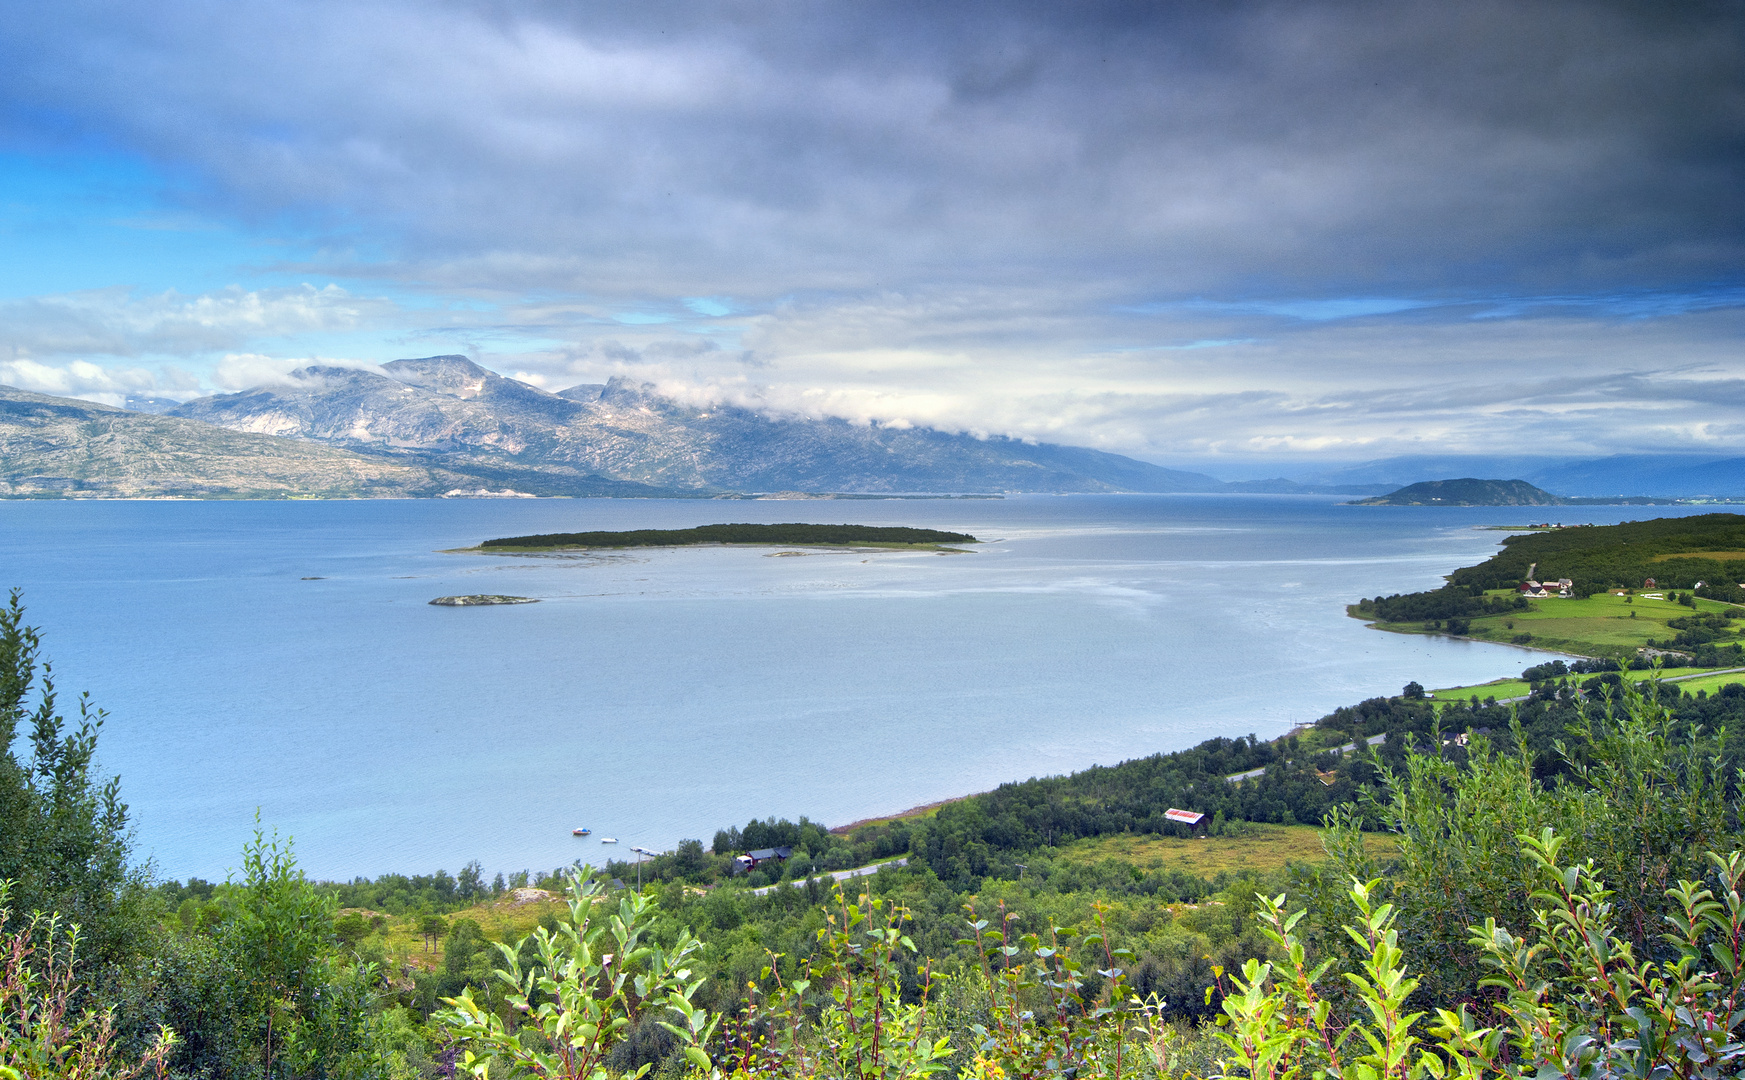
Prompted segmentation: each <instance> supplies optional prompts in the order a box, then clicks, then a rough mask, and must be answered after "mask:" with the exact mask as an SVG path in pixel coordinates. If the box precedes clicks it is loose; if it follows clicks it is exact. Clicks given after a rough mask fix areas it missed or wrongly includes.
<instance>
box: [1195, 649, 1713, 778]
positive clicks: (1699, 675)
mask: <svg viewBox="0 0 1745 1080" xmlns="http://www.w3.org/2000/svg"><path fill="white" fill-rule="evenodd" d="M1740 673H1745V667H1730V668H1716V669H1715V670H1713V671H1698V672H1695V673H1693V674H1690V675H1674V676H1672V677H1671V678H1669V679H1662V680H1660V681H1661V682H1667V683H1680V682H1686V681H1688V680H1691V679H1707V678H1709V677H1710V676H1713V675H1736V674H1740ZM1459 700H1461V701H1465V700H1466V699H1465V698H1461V699H1459ZM1526 700H1527V699H1526V697H1525V696H1523V697H1512V698H1499V699H1497V704H1498V705H1511V704H1514V703H1516V702H1521V701H1526ZM1386 739H1387V736H1386V735H1372V736H1370V737H1369V738H1367V739H1365V740H1364V742H1366V743H1368V744H1369V745H1371V746H1377V745H1379V744H1381V743H1382V742H1384V741H1386ZM1355 749H1357V744H1356V743H1346V744H1345V745H1344V746H1341V747H1339V748H1338V752H1339V753H1341V754H1343V753H1345V751H1347V750H1355ZM1265 772H1266V768H1265V767H1264V766H1262V767H1261V768H1258V769H1249V770H1248V771H1247V772H1239V773H1236V774H1234V775H1232V776H1226V777H1225V778H1224V779H1225V780H1226V781H1228V782H1229V783H1232V784H1240V783H1241V782H1242V781H1244V780H1252V779H1254V778H1255V777H1256V776H1260V775H1263V774H1264V773H1265Z"/></svg>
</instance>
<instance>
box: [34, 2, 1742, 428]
mask: <svg viewBox="0 0 1745 1080" xmlns="http://www.w3.org/2000/svg"><path fill="white" fill-rule="evenodd" d="M0 99H3V100H4V102H5V106H4V111H3V113H0V139H3V140H4V144H5V146H6V147H7V148H8V149H9V150H10V152H11V153H12V154H13V155H14V157H15V158H16V159H17V160H20V161H22V160H25V159H28V160H29V162H30V167H31V168H32V169H40V168H41V167H42V163H43V162H44V161H48V162H50V163H51V164H52V163H54V162H56V161H61V160H65V161H73V160H75V159H77V160H79V161H83V162H86V163H87V165H89V162H91V161H97V160H101V161H111V160H119V161H125V162H126V163H127V165H126V168H125V169H124V170H121V172H124V173H125V178H124V181H118V182H124V183H125V184H126V185H130V187H131V189H132V190H136V191H141V192H145V194H144V195H141V196H140V197H141V198H143V199H146V200H147V201H149V202H151V203H152V204H153V205H154V206H156V207H157V208H158V209H159V211H161V213H160V214H159V216H158V217H154V218H152V219H151V220H152V221H153V222H154V223H156V224H154V226H153V227H154V228H157V229H158V234H154V237H155V238H154V239H153V240H152V242H153V243H158V244H161V245H163V246H164V247H163V250H164V251H165V252H166V253H171V252H172V249H174V248H175V245H177V244H191V243H194V242H195V241H194V240H192V239H189V237H191V236H193V235H194V234H195V233H199V232H200V231H201V230H202V229H204V230H206V231H205V233H204V234H202V236H203V239H200V241H199V242H200V243H203V244H207V245H217V248H219V249H223V247H224V244H225V243H227V242H228V243H230V244H231V247H230V248H229V249H227V250H228V251H229V256H228V257H229V258H230V260H231V261H229V262H228V263H224V260H223V259H217V260H216V261H217V262H220V263H224V274H225V275H226V276H224V277H223V278H222V281H223V285H220V286H218V287H205V286H204V285H203V284H199V283H194V282H191V281H188V280H182V279H176V277H175V274H174V273H171V272H169V271H166V272H165V274H166V276H164V277H156V276H153V274H154V271H152V270H151V268H150V263H149V260H145V261H142V260H141V259H138V258H133V259H130V260H129V261H127V262H126V263H125V264H124V263H122V262H120V261H114V262H110V263H106V262H105V255H104V254H103V247H104V246H103V245H101V244H94V245H92V251H91V253H90V254H89V255H88V256H86V257H85V259H86V261H85V262H84V263H82V264H79V266H78V267H76V269H77V270H78V271H79V273H74V274H72V275H71V276H72V277H79V274H80V273H82V274H83V277H82V278H81V279H80V281H81V284H80V287H79V288H78V289H77V290H74V291H66V290H62V291H55V292H30V291H29V290H20V289H18V288H16V287H15V288H14V292H15V293H16V295H13V296H11V297H10V298H9V299H0V334H3V335H4V336H3V337H0V381H9V382H13V383H15V384H18V385H24V386H26V387H27V388H29V389H37V390H43V391H45V392H51V393H55V392H62V393H67V392H70V393H80V394H85V395H87V396H90V395H98V396H100V395H103V394H110V395H113V394H115V393H118V392H122V391H120V390H117V389H116V387H121V386H123V384H125V390H126V391H127V392H141V391H154V392H167V393H169V394H171V395H179V396H190V395H191V394H193V393H194V392H195V391H196V390H197V389H198V388H200V387H204V388H208V389H236V388H238V387H237V386H236V384H235V382H234V380H236V379H238V378H243V377H246V376H245V374H244V373H245V372H248V371H254V372H257V373H266V374H257V376H256V377H260V378H265V377H268V376H269V375H270V373H271V372H273V371H279V372H282V371H286V370H289V369H290V368H291V367H294V366H297V364H299V363H307V362H310V361H312V360H321V362H328V361H331V360H334V359H340V360H350V361H354V362H367V361H379V360H386V359H389V358H391V357H393V356H399V355H408V354H410V353H414V352H428V353H434V352H439V351H464V352H467V353H468V354H469V355H472V356H473V357H475V358H476V359H478V360H479V361H480V362H482V363H484V364H485V365H487V366H489V367H492V368H494V369H496V370H499V371H502V372H504V373H505V374H511V375H515V376H516V377H518V378H524V379H527V380H528V381H531V382H534V383H536V384H537V385H542V386H545V387H546V388H548V389H561V388H562V387H563V386H566V385H570V384H571V383H575V382H603V381H605V380H606V379H607V378H608V377H611V376H613V375H626V376H631V377H634V378H637V379H641V380H647V381H652V382H654V383H656V384H657V385H661V386H662V387H663V388H664V389H666V390H667V391H669V392H672V393H676V394H681V395H688V396H689V397H690V398H692V399H695V400H697V401H704V400H721V401H727V402H730V403H734V404H742V405H752V406H754V407H760V408H764V409H767V410H770V411H772V412H775V413H778V414H794V415H834V416H842V417H846V418H849V419H855V420H873V419H876V420H880V421H885V422H891V421H895V422H906V423H912V424H915V425H922V426H926V425H938V426H942V427H945V428H947V429H950V430H961V431H977V432H989V433H996V434H1001V433H1005V434H1014V435H1020V436H1028V437H1036V438H1044V439H1049V440H1055V441H1067V442H1074V443H1080V444H1084V445H1090V446H1096V447H1100V448H1104V449H1111V450H1118V451H1121V452H1126V453H1133V454H1137V455H1139V456H1141V457H1146V458H1150V459H1153V460H1185V459H1188V458H1199V457H1203V456H1208V455H1209V456H1212V457H1216V458H1227V459H1229V460H1231V461H1232V462H1236V461H1240V460H1247V459H1292V458H1298V457H1327V456H1333V457H1342V458H1347V459H1350V458H1358V457H1375V456H1382V455H1384V454H1392V453H1412V452H1421V451H1432V450H1434V451H1454V450H1483V451H1485V452H1499V451H1510V452H1525V451H1527V450H1543V451H1544V452H1548V453H1596V452H1598V453H1603V452H1611V451H1632V450H1655V449H1668V450H1671V449H1708V448H1715V449H1729V448H1738V447H1741V446H1745V430H1742V426H1745V425H1742V424H1741V421H1740V420H1739V419H1738V418H1739V415H1740V414H1739V411H1738V405H1739V403H1740V398H1741V394H1742V388H1745V363H1742V361H1741V359H1740V357H1741V349H1740V344H1741V342H1742V340H1745V336H1742V334H1741V330H1742V329H1745V328H1742V327H1741V325H1740V322H1741V311H1742V310H1745V271H1742V270H1741V267H1745V257H1742V256H1745V201H1742V200H1740V199H1739V198H1738V192H1739V191H1741V190H1745V14H1742V12H1741V9H1740V8H1739V6H1738V5H1737V4H1732V3H1722V2H1714V3H1696V4H1688V5H1678V6H1676V7H1672V6H1668V5H1663V4H1648V3H1642V4H1630V3H1555V2H1548V3H1536V4H1519V3H1503V2H1485V0H1471V2H1462V3H1457V4H1448V3H1379V2H1372V3H1358V2H1351V3H1332V2H1327V3H1261V2H1250V3H1235V4H1228V5H1217V6H1212V5H1198V4H1186V3H1182V4H1136V3H1087V4H1073V5H1040V4H1038V5H1023V4H993V3H986V4H980V3H967V4H958V5H946V6H939V5H920V4H909V3H870V4H860V5H851V6H841V5H822V4H815V3H756V4H752V3H725V4H711V5H701V4H694V3H684V4H681V3H659V2H654V3H646V4H638V5H611V4H604V3H549V4H542V3H495V2H494V3H489V4H485V3H479V4H468V3H440V4H423V3H420V4H412V3H409V2H394V0H384V2H373V3H347V4H339V3H328V2H319V0H316V2H306V3H298V4H289V3H271V2H269V3H262V4H257V5H247V6H246V7H243V8H232V7H221V6H216V5H210V4H197V3H176V2H170V3H163V4H154V5H150V6H149V7H146V8H142V7H139V6H137V5H123V4H117V3H94V2H87V3H79V2H70V3H67V4H62V5H54V6H47V7H38V8H35V9H27V10H23V11H20V12H17V13H14V21H13V25H12V28H11V30H10V31H9V33H8V34H7V35H6V36H5V38H4V39H3V40H0ZM6 167H7V165H6V160H5V159H4V157H3V156H0V170H3V169H5V168H6ZM21 167H22V166H21ZM90 168H91V169H95V170H96V171H97V172H98V173H100V172H101V171H102V169H101V168H100V167H98V166H90ZM117 168H118V169H119V168H120V167H119V166H117ZM118 175H120V173H118ZM141 177H145V179H141ZM95 183H97V182H96V181H93V184H95ZM99 186H100V185H99ZM57 198H62V197H61V196H56V195H54V194H52V193H50V194H44V195H40V196H32V197H31V198H30V199H27V200H25V203H28V205H24V204H23V203H21V204H20V205H24V209H22V210H15V212H14V213H13V214H12V217H11V220H12V221H14V222H23V223H24V225H14V226H13V227H11V228H10V229H9V231H8V232H6V233H5V234H3V236H4V237H5V238H7V239H9V240H11V241H13V242H16V243H17V244H21V245H26V246H28V244H29V243H31V242H32V241H30V240H29V236H32V235H37V234H39V233H41V232H42V230H44V229H49V228H52V227H53V222H55V221H59V220H62V219H64V218H77V217H79V215H81V214H85V215H86V217H87V218H88V217H90V214H89V212H88V208H87V207H83V206H82V204H75V203H73V202H56V199H57ZM69 198H70V197H69ZM138 217H139V215H131V216H130V217H129V219H128V221H126V222H122V223H120V224H103V225H101V226H100V227H101V228H103V229H110V230H112V231H113V233H114V235H116V236H118V237H119V236H123V234H125V237H124V238H125V239H127V240H128V241H129V242H130V243H132V242H135V241H137V240H138V237H139V236H140V235H141V230H142V228H143V227H142V226H139V225H138V224H137V219H138ZM166 220H167V221H171V222H173V223H184V224H177V225H174V226H173V227H164V226H163V224H162V223H163V221H166ZM190 221H192V222H195V223H198V224H197V226H189V225H186V224H185V223H186V222H190ZM25 226H28V228H26V227H25ZM90 227H91V228H99V226H97V225H92V226H90ZM32 230H34V232H33V231H32ZM160 234H161V235H160ZM215 237H216V239H215ZM225 238H230V239H229V240H228V241H227V240H226V239H225ZM0 242H4V241H0ZM32 250H35V249H32ZM117 250H119V245H118V246H117ZM116 258H117V260H118V259H119V257H118V256H117V257H116ZM162 262H163V264H164V265H165V266H174V265H179V263H178V261H177V259H175V258H171V257H168V255H166V257H165V258H164V259H163V260H162ZM68 276H69V275H67V274H61V275H59V276H57V278H56V280H65V279H67V277H68ZM184 277H185V275H184ZM232 282H234V283H235V287H234V288H230V287H225V286H228V285H230V284H231V283H232ZM226 365H228V366H226ZM50 384H53V386H51V385H50ZM147 384H149V385H147Z"/></svg>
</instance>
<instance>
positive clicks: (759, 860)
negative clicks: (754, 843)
mask: <svg viewBox="0 0 1745 1080" xmlns="http://www.w3.org/2000/svg"><path fill="white" fill-rule="evenodd" d="M793 854H794V849H793V848H791V847H766V848H758V849H757V850H756V851H748V852H746V853H745V854H743V855H735V856H734V857H733V872H734V873H735V874H743V873H746V872H747V871H750V870H755V869H757V868H758V867H759V866H761V865H763V864H764V863H766V862H786V861H787V860H788V859H790V858H792V857H793Z"/></svg>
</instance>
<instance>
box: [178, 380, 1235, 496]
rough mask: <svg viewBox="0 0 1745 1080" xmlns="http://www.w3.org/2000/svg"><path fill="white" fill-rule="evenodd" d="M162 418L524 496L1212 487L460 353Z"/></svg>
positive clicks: (1051, 453) (1067, 454) (1089, 461)
mask: <svg viewBox="0 0 1745 1080" xmlns="http://www.w3.org/2000/svg"><path fill="white" fill-rule="evenodd" d="M168 415H171V416H175V417H181V418H185V419H189V420H198V421H201V422H203V423H207V424H211V425H214V426H216V427H221V428H225V429H228V430H231V431H240V432H250V433H255V434H261V435H276V436H292V437H295V438H298V439H303V440H315V441H319V442H324V443H328V444H331V445H335V446H339V447H343V448H345V449H348V450H352V451H354V452H361V453H367V454H371V455H376V456H379V457H384V458H393V459H399V460H404V461H408V462H418V463H420V464H422V465H426V466H433V465H440V466H441V467H444V468H449V469H456V470H461V471H465V472H468V473H470V474H474V475H480V476H486V477H489V478H491V480H492V481H493V482H496V483H501V484H506V485H510V486H513V487H514V488H516V489H517V490H520V491H526V492H531V493H535V494H573V493H576V492H574V491H572V490H571V489H572V486H573V485H574V484H575V483H576V482H577V481H580V482H582V483H584V484H591V483H595V482H597V481H598V479H599V478H601V477H610V478H612V479H614V480H619V481H627V482H632V483H637V484H642V485H646V486H648V487H650V488H658V489H663V490H669V491H686V492H708V491H723V492H726V491H741V492H743V491H753V492H758V491H761V492H772V491H790V490H791V491H807V492H826V491H854V492H964V491H1039V492H1041V491H1045V492H1094V491H1143V492H1184V491H1205V492H1211V491H1222V490H1225V486H1224V485H1223V484H1222V483H1221V482H1219V481H1218V480H1215V479H1213V478H1212V477H1210V476H1206V475H1204V474H1202V473H1193V472H1182V471H1178V470H1174V469H1165V468H1162V467H1160V466H1157V465H1151V464H1147V463H1146V462H1142V461H1136V460H1134V459H1133V458H1128V457H1122V456H1120V455H1118V454H1108V453H1104V452H1102V451H1099V450H1088V449H1084V448H1081V447H1072V446H1058V445H1054V444H1050V443H1029V442H1024V441H1021V440H1018V439H1010V438H1003V437H995V438H986V439H983V438H976V437H974V436H971V435H964V434H956V433H951V432H943V431H937V430H933V429H929V428H917V427H908V426H895V425H882V424H854V423H850V422H848V421H846V420H838V419H821V420H818V419H783V418H772V417H769V416H765V415H764V414H762V413H758V412H755V411H753V410H750V409H745V408H738V407H734V406H724V405H721V406H717V405H711V406H694V405H688V404H685V403H682V402H679V401H675V400H673V399H671V398H668V397H663V396H661V395H659V394H657V393H655V392H654V390H653V388H652V387H650V386H647V385H643V384H638V383H635V382H632V381H630V380H627V379H621V378H618V379H613V380H612V381H610V382H608V383H605V384H603V385H602V384H585V385H581V386H573V387H570V388H569V389H567V390H564V391H562V392H561V393H556V394H553V393H548V392H546V391H544V390H541V389H539V388H537V387H534V386H530V385H528V384H527V383H524V382H520V381H517V380H515V379H509V378H505V377H503V376H501V375H498V374H497V373H495V372H492V371H488V370H486V369H485V368H482V367H479V366H478V365H477V364H474V363H473V362H471V361H470V360H468V359H467V358H466V357H464V356H433V357H427V358H424V359H418V360H395V361H393V362H391V363H387V364H383V365H382V366H381V367H380V368H379V369H375V370H364V369H358V368H340V367H307V368H302V369H300V370H298V371H295V372H293V373H292V374H291V376H290V377H289V379H288V380H287V381H286V382H285V383H283V384H279V385H272V386H261V387H256V388H254V389H252V390H245V391H243V392H241V393H236V394H225V395H222V396H219V397H209V398H202V399H199V400H197V401H191V402H189V403H187V404H186V405H182V406H179V407H177V408H175V409H173V410H171V411H170V413H169V414H168Z"/></svg>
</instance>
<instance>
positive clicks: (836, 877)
mask: <svg viewBox="0 0 1745 1080" xmlns="http://www.w3.org/2000/svg"><path fill="white" fill-rule="evenodd" d="M908 865H909V858H908V856H906V855H905V856H904V857H902V858H900V859H886V860H885V861H884V862H876V863H868V864H867V865H865V866H857V867H855V868H854V869H853V870H837V871H834V872H832V873H828V874H816V875H814V877H815V878H816V879H817V880H819V881H822V880H824V879H825V878H829V879H830V880H832V881H847V880H848V879H849V878H857V877H866V876H867V875H868V874H876V873H878V872H879V871H880V870H883V869H884V868H885V867H887V866H908ZM804 884H806V879H805V878H800V879H798V880H796V881H784V882H782V885H791V886H800V885H804ZM782 885H765V886H764V887H763V888H761V889H753V890H751V895H753V896H765V895H768V894H769V893H772V892H774V891H775V890H777V889H779V888H781V887H782Z"/></svg>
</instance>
